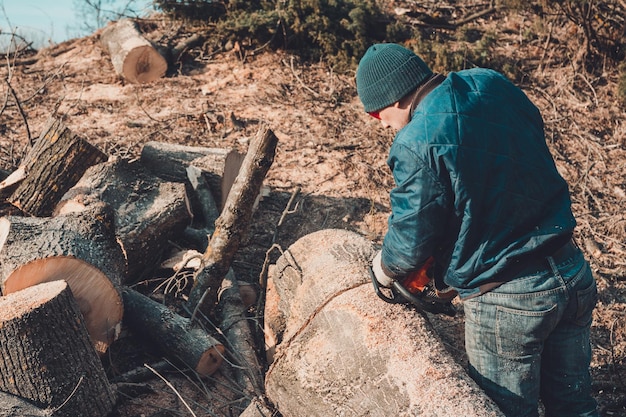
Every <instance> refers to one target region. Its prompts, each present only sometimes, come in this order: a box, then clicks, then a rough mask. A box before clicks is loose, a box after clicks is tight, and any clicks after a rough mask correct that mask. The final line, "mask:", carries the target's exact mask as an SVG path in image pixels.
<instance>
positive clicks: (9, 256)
mask: <svg viewBox="0 0 626 417" xmlns="http://www.w3.org/2000/svg"><path fill="white" fill-rule="evenodd" d="M125 274H126V263H125V260H124V255H123V253H122V250H121V248H120V246H119V244H118V243H117V241H116V237H115V231H114V230H113V213H112V211H111V209H110V208H109V207H107V206H105V205H102V204H101V205H98V206H93V207H91V208H90V209H89V210H87V211H85V212H83V213H81V215H68V216H59V217H52V218H51V217H21V216H6V217H3V218H0V290H1V292H2V294H4V295H8V294H11V293H14V292H16V291H19V290H22V289H24V288H28V287H31V286H33V285H36V284H39V283H43V282H49V281H56V280H60V279H62V280H65V281H67V282H68V284H69V286H70V288H71V289H72V293H73V294H74V297H75V298H76V300H77V302H78V305H79V307H80V310H81V311H82V313H83V315H84V316H85V321H86V326H87V329H88V330H89V334H90V336H91V339H92V341H93V344H94V346H95V347H96V350H97V351H98V352H99V353H104V352H105V351H106V350H107V348H108V346H109V345H110V344H111V343H112V342H113V341H114V340H115V339H116V338H117V335H118V333H119V326H120V323H121V320H122V313H123V308H122V298H121V295H120V294H119V292H118V289H117V287H118V286H119V285H120V282H121V280H122V278H123V277H124V276H125Z"/></svg>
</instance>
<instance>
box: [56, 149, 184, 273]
mask: <svg viewBox="0 0 626 417" xmlns="http://www.w3.org/2000/svg"><path fill="white" fill-rule="evenodd" d="M101 202H104V203H106V204H108V205H110V206H111V207H112V208H113V210H114V212H115V216H114V223H115V233H116V235H117V239H118V241H119V242H120V245H121V246H122V249H123V251H124V254H125V256H126V261H127V264H128V275H127V278H126V279H125V280H124V281H123V282H125V283H128V282H136V281H138V280H140V279H142V278H145V277H147V276H149V274H150V273H151V272H152V271H153V270H154V269H155V268H156V267H157V266H158V262H159V260H160V259H161V256H162V254H163V252H164V251H165V250H166V249H167V248H168V247H169V244H168V239H171V240H175V239H176V238H177V237H178V236H179V235H180V234H181V233H182V232H183V230H184V228H185V226H186V225H187V224H189V222H190V221H191V217H190V214H189V210H188V209H187V199H186V192H185V186H184V185H183V184H179V183H174V182H166V181H163V180H162V179H160V178H158V177H157V176H155V175H153V174H152V173H150V172H148V171H147V170H146V169H145V168H144V167H143V166H142V165H141V164H140V163H139V162H138V161H135V162H129V161H127V160H124V159H118V160H115V161H109V162H107V163H103V164H98V165H96V166H93V167H91V168H90V169H88V170H87V172H85V175H83V177H82V178H81V180H80V181H79V182H78V183H77V184H76V185H75V186H74V187H72V189H70V190H69V191H68V192H67V193H66V194H65V195H64V196H63V197H62V199H61V201H60V202H59V204H58V205H57V207H56V208H55V210H54V213H55V215H59V214H69V213H77V212H81V211H83V210H85V209H87V208H88V207H90V206H91V205H94V204H99V203H101Z"/></svg>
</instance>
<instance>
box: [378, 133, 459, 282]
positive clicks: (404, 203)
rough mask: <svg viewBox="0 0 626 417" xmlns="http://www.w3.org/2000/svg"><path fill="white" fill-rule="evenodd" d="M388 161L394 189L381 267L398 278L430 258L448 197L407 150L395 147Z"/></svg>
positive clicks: (442, 227)
mask: <svg viewBox="0 0 626 417" xmlns="http://www.w3.org/2000/svg"><path fill="white" fill-rule="evenodd" d="M387 162H388V164H389V167H390V168H391V170H392V172H393V177H394V181H395V184H396V186H395V188H394V189H393V190H392V191H391V194H390V200H391V216H390V217H389V221H388V230H387V233H386V235H385V238H384V240H383V247H382V264H383V267H384V268H385V270H386V271H387V272H390V273H391V276H392V277H393V278H400V277H403V276H405V275H407V274H408V273H409V272H411V271H414V270H416V269H418V268H419V267H421V266H422V265H423V263H424V262H425V261H426V259H428V257H429V256H432V255H433V253H434V251H435V247H436V245H437V243H438V242H440V241H441V238H442V236H443V234H444V233H445V228H446V219H447V218H448V208H447V202H448V198H446V191H445V187H444V186H443V184H442V183H441V181H440V180H439V178H438V176H437V175H436V173H435V172H434V171H433V170H432V169H431V168H430V167H428V166H427V164H426V163H424V161H423V160H421V159H420V158H419V157H418V156H417V155H416V154H415V153H414V152H413V151H412V150H411V149H410V148H408V147H406V146H403V145H401V144H397V143H396V144H394V146H392V149H391V152H390V156H389V159H388V161H387Z"/></svg>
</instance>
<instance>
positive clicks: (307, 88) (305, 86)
mask: <svg viewBox="0 0 626 417" xmlns="http://www.w3.org/2000/svg"><path fill="white" fill-rule="evenodd" d="M283 64H285V65H287V63H285V61H284V60H283ZM289 68H290V69H291V73H292V74H293V76H294V77H296V80H298V82H299V83H300V85H301V86H302V87H303V88H304V89H305V90H307V91H309V92H310V93H311V94H313V97H315V98H318V97H319V96H320V94H319V93H318V92H317V91H315V90H313V89H312V88H311V87H309V86H307V85H306V84H304V82H303V81H302V80H301V79H300V77H299V76H298V74H296V70H295V69H294V67H293V56H291V57H290V65H289Z"/></svg>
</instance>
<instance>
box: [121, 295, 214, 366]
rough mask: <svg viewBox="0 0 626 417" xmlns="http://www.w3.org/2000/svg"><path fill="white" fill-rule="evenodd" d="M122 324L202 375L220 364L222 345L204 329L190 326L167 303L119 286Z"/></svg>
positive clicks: (187, 321)
mask: <svg viewBox="0 0 626 417" xmlns="http://www.w3.org/2000/svg"><path fill="white" fill-rule="evenodd" d="M122 295H123V298H124V308H125V314H124V324H126V325H128V327H129V328H130V330H131V331H132V332H133V333H134V334H136V335H139V336H141V337H144V338H145V339H147V340H149V341H151V342H152V343H153V344H154V345H155V346H157V347H159V348H160V349H161V350H162V351H163V353H164V354H165V355H166V357H168V358H170V359H172V360H175V361H176V362H178V363H180V364H182V365H185V366H188V367H189V368H191V369H193V370H195V371H196V372H197V373H198V374H200V375H201V376H208V375H211V374H213V373H214V372H215V371H217V369H218V368H219V367H220V365H221V363H222V360H223V357H224V356H223V354H224V345H222V344H221V343H220V342H218V341H217V340H215V339H214V338H213V337H211V336H210V335H208V334H207V333H206V332H205V331H204V330H202V329H200V328H197V327H191V326H190V322H189V320H188V319H186V318H184V317H182V316H180V315H178V314H176V313H174V312H172V311H171V310H170V309H169V308H168V307H167V306H165V305H163V304H161V303H158V302H156V301H154V300H152V299H151V298H149V297H147V296H145V295H143V294H141V293H139V292H137V291H135V290H132V289H130V288H124V289H123V290H122Z"/></svg>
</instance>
